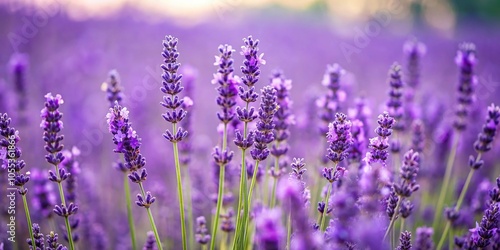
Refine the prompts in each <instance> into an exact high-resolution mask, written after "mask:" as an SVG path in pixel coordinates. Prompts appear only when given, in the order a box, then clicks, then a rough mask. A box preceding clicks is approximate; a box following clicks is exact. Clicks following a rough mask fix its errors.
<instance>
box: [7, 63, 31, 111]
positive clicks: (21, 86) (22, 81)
mask: <svg viewBox="0 0 500 250" xmlns="http://www.w3.org/2000/svg"><path fill="white" fill-rule="evenodd" d="M28 65H29V63H28V56H27V55H26V54H20V53H15V54H13V55H12V56H11V57H10V60H9V68H10V69H9V70H10V72H11V74H12V77H13V79H12V81H13V84H14V89H15V91H16V94H17V95H18V98H19V99H18V102H17V103H18V105H17V109H18V112H19V113H20V114H21V115H24V114H23V112H25V111H26V108H27V106H28V98H27V97H28V96H27V93H26V86H27V84H26V71H27V69H28ZM24 119H25V117H21V120H24Z"/></svg>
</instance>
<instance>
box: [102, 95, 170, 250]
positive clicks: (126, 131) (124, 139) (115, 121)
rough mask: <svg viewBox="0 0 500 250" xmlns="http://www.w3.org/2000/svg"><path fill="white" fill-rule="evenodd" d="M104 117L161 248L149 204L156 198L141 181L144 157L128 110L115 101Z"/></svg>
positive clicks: (116, 149)
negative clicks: (138, 192) (146, 189)
mask: <svg viewBox="0 0 500 250" xmlns="http://www.w3.org/2000/svg"><path fill="white" fill-rule="evenodd" d="M106 118H107V123H108V125H109V132H110V133H111V134H112V135H113V142H114V144H115V145H116V148H115V149H114V152H115V153H121V154H123V156H124V159H125V164H124V168H125V169H127V170H128V171H129V174H128V178H129V180H130V181H132V182H134V183H137V184H138V185H139V189H140V191H141V193H140V194H137V200H136V202H135V203H136V205H137V206H139V207H144V208H145V209H146V211H147V213H148V217H149V220H150V224H151V229H152V230H153V232H154V234H155V238H156V244H157V246H158V249H160V250H161V249H162V245H161V241H160V236H159V235H158V230H157V229H156V225H155V222H154V219H153V215H152V213H151V210H150V206H151V205H152V204H153V203H154V202H155V200H156V198H155V197H154V196H153V195H151V193H150V192H146V191H145V189H144V186H143V182H144V181H145V180H146V178H147V176H148V174H147V171H146V167H145V165H146V159H145V158H144V157H143V156H142V154H141V151H140V146H141V138H140V137H139V136H138V135H137V132H136V131H135V130H134V129H133V128H132V125H131V124H130V122H129V111H128V110H127V108H125V107H122V106H120V105H119V104H118V103H117V102H115V106H114V107H112V108H110V109H109V113H108V114H107V115H106Z"/></svg>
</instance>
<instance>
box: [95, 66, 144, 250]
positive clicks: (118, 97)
mask: <svg viewBox="0 0 500 250" xmlns="http://www.w3.org/2000/svg"><path fill="white" fill-rule="evenodd" d="M101 88H102V89H103V90H105V91H106V98H107V99H108V102H109V104H110V107H111V108H112V107H113V106H114V105H115V103H118V105H121V104H122V101H123V94H122V88H121V85H120V75H119V74H118V71H116V70H111V71H110V72H109V73H108V81H107V82H105V83H103V84H102V86H101ZM117 161H118V162H117V163H116V164H115V165H116V169H117V170H119V171H121V172H122V173H123V191H124V192H125V202H126V207H127V222H128V227H129V230H130V241H131V244H132V250H136V249H137V242H136V236H135V224H134V217H133V214H132V199H131V197H130V195H131V193H130V183H129V179H128V173H129V171H128V169H127V168H125V167H124V164H123V163H122V162H121V161H120V160H117Z"/></svg>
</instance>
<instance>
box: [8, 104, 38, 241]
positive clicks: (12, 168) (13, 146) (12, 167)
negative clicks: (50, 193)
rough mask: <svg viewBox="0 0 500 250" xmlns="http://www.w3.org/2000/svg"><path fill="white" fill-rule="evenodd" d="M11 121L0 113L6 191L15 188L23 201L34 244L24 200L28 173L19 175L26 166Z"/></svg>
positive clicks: (26, 203)
mask: <svg viewBox="0 0 500 250" xmlns="http://www.w3.org/2000/svg"><path fill="white" fill-rule="evenodd" d="M10 122H11V119H10V118H9V116H8V115H7V114H1V113H0V135H1V136H2V137H3V138H1V139H0V147H1V148H2V150H5V151H6V154H5V155H6V160H7V171H8V172H9V186H10V187H9V188H8V190H10V191H11V190H16V189H15V188H14V187H13V186H17V193H19V194H20V195H21V197H22V199H23V207H24V212H25V215H26V221H27V223H28V231H29V236H30V240H31V242H33V243H34V242H35V238H34V237H33V230H32V227H31V225H32V224H31V215H30V210H29V206H28V202H27V199H26V194H27V193H28V189H27V188H26V187H25V185H26V184H27V183H28V181H29V180H30V173H29V172H27V173H26V174H23V173H21V170H23V168H24V167H25V166H26V163H25V162H24V160H21V159H20V158H21V149H20V148H19V147H18V145H17V143H18V142H19V140H20V137H19V131H17V130H16V129H15V128H13V127H10ZM11 173H12V174H14V178H11V177H10V176H11ZM7 196H8V197H9V199H10V200H11V201H12V199H13V198H12V197H15V191H14V192H10V194H9V195H7Z"/></svg>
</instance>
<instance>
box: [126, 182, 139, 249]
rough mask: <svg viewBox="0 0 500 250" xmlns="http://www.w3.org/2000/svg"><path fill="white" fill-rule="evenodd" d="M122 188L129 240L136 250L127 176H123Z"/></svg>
mask: <svg viewBox="0 0 500 250" xmlns="http://www.w3.org/2000/svg"><path fill="white" fill-rule="evenodd" d="M124 176H125V178H124V182H123V186H124V189H125V201H126V202H127V219H128V227H129V228H130V240H131V241H132V249H133V250H136V249H137V243H136V241H135V225H134V218H133V217H132V201H131V199H130V183H129V179H128V176H127V174H124Z"/></svg>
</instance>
